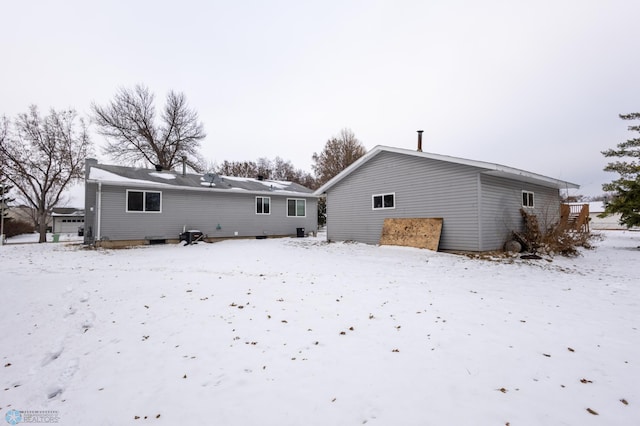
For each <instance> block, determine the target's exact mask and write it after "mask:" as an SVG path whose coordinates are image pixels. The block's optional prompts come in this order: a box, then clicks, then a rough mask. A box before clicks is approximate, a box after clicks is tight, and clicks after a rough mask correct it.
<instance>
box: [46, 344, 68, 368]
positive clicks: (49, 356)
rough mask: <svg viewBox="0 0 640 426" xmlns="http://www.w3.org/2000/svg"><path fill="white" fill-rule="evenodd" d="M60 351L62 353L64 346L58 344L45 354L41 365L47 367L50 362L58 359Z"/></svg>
mask: <svg viewBox="0 0 640 426" xmlns="http://www.w3.org/2000/svg"><path fill="white" fill-rule="evenodd" d="M62 351H64V345H63V344H62V342H60V343H59V344H58V346H57V347H56V348H55V349H53V350H51V351H49V352H47V353H46V355H45V356H44V359H43V360H42V364H41V365H42V366H43V367H44V366H46V365H49V364H50V363H51V362H53V361H55V360H56V359H58V358H60V355H61V354H62Z"/></svg>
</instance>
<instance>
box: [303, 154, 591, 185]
mask: <svg viewBox="0 0 640 426" xmlns="http://www.w3.org/2000/svg"><path fill="white" fill-rule="evenodd" d="M381 152H392V153H396V154H404V155H411V156H414V157H420V158H429V159H431V160H439V161H446V162H449V163H455V164H463V165H466V166H471V167H477V168H480V169H485V171H483V172H481V173H482V174H486V175H492V176H499V177H504V178H508V179H514V180H518V181H522V182H528V183H534V184H538V185H543V186H547V187H552V188H558V189H568V188H572V189H577V188H580V185H578V184H575V183H571V182H566V181H563V180H559V179H554V178H551V177H548V176H544V175H540V174H537V173H532V172H528V171H526V170H520V169H516V168H513V167H508V166H503V165H501V164H495V163H487V162H484V161H476V160H468V159H465V158H458V157H451V156H448V155H440V154H432V153H429V152H419V151H413V150H409V149H403V148H393V147H390V146H384V145H378V146H376V147H374V148H373V149H371V150H370V151H369V152H367V153H366V154H365V155H363V156H362V157H360V158H359V159H358V160H357V161H355V162H354V163H353V164H351V165H350V166H349V167H347V168H346V169H344V170H343V171H342V172H340V173H338V174H337V175H336V176H335V177H334V178H333V179H331V180H330V181H329V182H327V183H325V184H324V185H322V186H321V187H320V188H318V189H317V190H316V191H315V194H316V195H322V194H323V193H325V192H327V190H328V189H329V188H331V187H332V186H334V185H335V184H337V183H338V182H340V181H341V180H342V179H344V178H345V177H346V176H348V175H349V174H351V172H353V171H354V170H356V169H357V168H359V167H360V166H362V165H363V164H364V163H366V162H367V161H369V160H370V159H371V158H373V157H375V156H376V155H378V154H379V153H381Z"/></svg>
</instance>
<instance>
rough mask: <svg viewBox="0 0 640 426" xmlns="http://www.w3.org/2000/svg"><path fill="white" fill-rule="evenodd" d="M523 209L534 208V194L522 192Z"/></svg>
mask: <svg viewBox="0 0 640 426" xmlns="http://www.w3.org/2000/svg"><path fill="white" fill-rule="evenodd" d="M522 207H531V208H533V207H534V205H533V192H530V191H522Z"/></svg>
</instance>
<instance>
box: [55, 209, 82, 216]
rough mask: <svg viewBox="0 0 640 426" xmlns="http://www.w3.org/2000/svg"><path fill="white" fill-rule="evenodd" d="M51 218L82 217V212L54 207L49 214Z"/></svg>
mask: <svg viewBox="0 0 640 426" xmlns="http://www.w3.org/2000/svg"><path fill="white" fill-rule="evenodd" d="M51 216H57V217H60V216H64V217H82V216H84V210H82V209H76V208H74V207H55V208H54V209H53V211H52V212H51Z"/></svg>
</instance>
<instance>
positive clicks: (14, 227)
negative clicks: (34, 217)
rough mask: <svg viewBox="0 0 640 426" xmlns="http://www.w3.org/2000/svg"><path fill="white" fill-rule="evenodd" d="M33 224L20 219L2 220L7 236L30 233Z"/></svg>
mask: <svg viewBox="0 0 640 426" xmlns="http://www.w3.org/2000/svg"><path fill="white" fill-rule="evenodd" d="M34 231H35V229H34V228H33V225H32V224H30V223H27V222H24V221H22V220H17V219H7V218H5V220H4V233H5V236H6V237H7V238H11V237H15V236H16V235H21V234H30V233H32V232H34Z"/></svg>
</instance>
